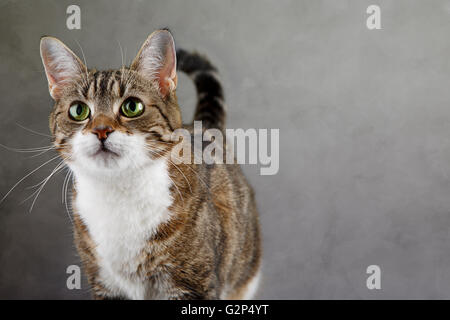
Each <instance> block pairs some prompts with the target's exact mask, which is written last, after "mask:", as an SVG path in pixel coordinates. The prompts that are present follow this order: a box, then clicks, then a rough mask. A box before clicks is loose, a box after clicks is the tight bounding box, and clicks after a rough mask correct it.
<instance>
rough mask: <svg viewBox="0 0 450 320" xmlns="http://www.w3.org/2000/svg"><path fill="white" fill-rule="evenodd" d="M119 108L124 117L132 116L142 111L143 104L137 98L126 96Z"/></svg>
mask: <svg viewBox="0 0 450 320" xmlns="http://www.w3.org/2000/svg"><path fill="white" fill-rule="evenodd" d="M120 109H121V110H122V114H123V115H124V116H125V117H128V118H134V117H137V116H140V115H141V114H142V113H143V112H144V104H143V103H142V102H141V100H139V99H137V98H128V99H127V100H125V101H124V102H123V104H122V107H121V108H120Z"/></svg>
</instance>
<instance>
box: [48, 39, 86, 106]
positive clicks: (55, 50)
mask: <svg viewBox="0 0 450 320" xmlns="http://www.w3.org/2000/svg"><path fill="white" fill-rule="evenodd" d="M41 58H42V63H43V64H44V68H45V74H46V75H47V80H48V89H49V91H50V95H51V96H52V98H53V99H55V100H58V99H59V98H61V92H62V90H63V89H64V88H65V86H67V85H68V84H69V83H70V82H71V81H72V80H74V79H77V78H79V77H82V76H84V75H85V74H86V72H87V69H86V66H85V65H84V64H83V63H82V62H81V60H80V59H79V58H78V57H77V56H76V55H75V53H73V52H72V50H70V49H69V48H68V47H67V46H66V45H65V44H64V43H62V42H61V41H59V40H58V39H56V38H53V37H43V38H41Z"/></svg>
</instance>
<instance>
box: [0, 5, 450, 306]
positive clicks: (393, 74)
mask: <svg viewBox="0 0 450 320" xmlns="http://www.w3.org/2000/svg"><path fill="white" fill-rule="evenodd" d="M70 4H78V5H79V6H80V7H81V17H82V21H81V30H68V29H67V28H66V18H67V15H66V8H67V6H68V5H70ZM370 4H378V5H380V7H381V10H382V12H381V20H382V30H374V31H370V30H368V29H367V28H366V18H367V14H366V8H367V6H368V5H370ZM166 26H167V27H170V28H171V30H172V31H173V33H174V36H175V40H176V42H177V45H178V46H180V47H184V48H186V49H197V50H199V51H201V52H203V53H206V54H207V55H208V56H209V57H210V58H211V60H212V61H213V62H214V63H215V64H216V65H217V66H218V68H219V70H220V72H221V75H222V79H223V84H224V87H225V92H226V98H227V102H228V106H229V112H228V127H229V128H239V127H242V128H279V129H280V171H279V173H278V174H277V175H275V176H260V175H259V168H258V166H245V172H246V174H247V176H248V178H249V180H250V181H251V183H252V185H253V186H254V187H255V189H256V195H257V196H256V197H257V202H258V205H259V208H260V213H261V221H262V229H263V235H264V236H263V239H264V266H263V270H264V273H263V281H262V286H261V290H260V292H259V294H258V296H257V297H258V298H270V299H272V298H273V299H325V298H331V299H338V298H341V299H348V298H357V299H379V298H386V299H391V298H413V299H415V298H432V299H436V298H450V254H449V253H450V233H449V230H450V229H449V228H450V88H449V83H450V37H449V31H450V1H437V0H436V1H432V2H431V1H412V0H408V1H399V0H396V1H382V0H370V1H361V0H352V1H350V0H348V1H347V0H340V1H336V0H329V1H318V0H310V1H299V0H292V1H284V0H283V1H261V0H253V1H237V0H233V1H230V0H221V1H167V0H164V1H119V0H116V1H106V0H105V1H5V0H2V1H0V100H1V103H0V105H1V107H0V143H1V144H3V145H7V146H9V147H14V148H30V147H37V146H45V145H48V144H49V138H48V137H45V136H40V135H37V134H35V133H32V132H30V131H27V130H25V129H23V128H22V127H21V126H24V127H26V128H28V129H31V130H34V131H37V132H41V133H44V134H48V127H47V121H48V120H47V118H48V114H49V111H50V109H51V107H52V100H51V98H50V96H49V94H48V90H47V83H46V79H45V75H44V72H43V68H42V65H41V61H40V57H39V39H40V37H41V36H42V35H53V36H56V37H58V38H60V39H61V40H63V41H64V42H65V43H66V44H67V45H68V46H69V47H71V48H72V49H73V50H74V51H75V52H76V53H77V54H80V56H81V50H80V48H79V46H78V44H77V42H78V43H79V44H80V45H81V47H82V48H83V50H84V53H85V56H86V60H87V63H88V66H90V67H94V66H95V67H98V68H109V67H119V66H120V65H121V54H120V49H119V42H120V44H121V46H122V47H123V48H124V50H126V61H127V62H130V61H131V59H132V58H133V57H134V55H135V53H136V52H137V50H138V48H139V47H140V45H141V43H142V42H143V41H144V40H145V38H146V37H147V35H148V34H149V33H151V32H152V31H153V30H154V29H156V28H159V27H166ZM179 98H180V104H181V106H182V108H183V114H184V116H185V120H186V121H189V120H191V114H192V112H193V107H194V105H195V95H194V87H193V85H192V84H191V83H190V82H189V80H188V79H187V78H186V77H185V76H181V80H180V85H179ZM31 155H32V154H28V153H17V152H12V151H8V150H5V149H0V159H1V162H0V177H1V179H0V194H1V195H4V194H5V193H6V192H7V191H8V190H9V189H10V188H11V187H12V186H13V185H14V184H15V182H17V181H18V180H19V179H20V178H21V177H23V176H24V175H25V174H26V173H28V172H30V171H31V170H33V169H34V168H36V167H37V166H38V165H39V164H41V163H43V162H44V161H45V160H48V159H50V158H51V156H52V155H54V153H49V154H48V155H47V154H46V155H42V156H39V157H34V158H30V156H31ZM52 168H53V167H52V166H51V165H48V166H45V167H43V168H42V170H39V171H38V172H37V173H36V174H34V175H32V176H31V177H30V178H29V179H26V180H25V181H24V182H23V183H22V184H20V185H19V186H18V187H17V188H16V189H15V190H14V191H13V192H12V193H11V194H10V196H9V197H8V198H7V200H6V201H4V202H3V203H2V204H1V206H0V298H43V299H47V298H57V299H79V298H83V299H84V298H88V297H89V289H88V287H87V285H86V283H85V281H83V287H82V289H81V290H72V291H70V290H68V289H67V288H66V278H67V274H66V268H67V266H68V265H71V264H79V260H78V257H77V255H76V252H75V250H74V247H73V244H72V234H71V223H70V220H69V218H68V216H67V214H66V213H65V209H64V205H63V204H62V203H61V187H62V182H63V178H64V176H63V174H60V175H58V176H56V177H55V178H54V179H52V180H51V181H50V182H49V183H48V184H47V186H46V187H45V189H44V190H43V192H42V194H41V195H40V197H39V199H38V200H37V201H36V204H35V207H34V209H33V211H32V212H31V213H29V212H28V210H29V207H30V205H31V201H30V200H28V201H26V202H25V203H24V204H20V203H21V201H22V200H24V199H26V198H27V196H28V195H29V194H30V193H31V192H32V190H31V189H27V187H30V186H32V185H34V184H36V183H38V182H39V181H40V180H41V179H43V178H44V177H45V176H46V175H48V174H49V173H50V171H51V169H52ZM371 264H376V265H379V266H380V267H381V272H382V274H381V276H382V278H381V286H382V289H381V290H373V291H371V290H368V289H367V287H366V278H367V274H366V268H367V266H368V265H371Z"/></svg>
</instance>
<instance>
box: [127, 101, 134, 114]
mask: <svg viewBox="0 0 450 320" xmlns="http://www.w3.org/2000/svg"><path fill="white" fill-rule="evenodd" d="M128 107H129V108H130V110H131V111H132V112H134V111H136V103H135V102H134V101H130V103H129V105H128Z"/></svg>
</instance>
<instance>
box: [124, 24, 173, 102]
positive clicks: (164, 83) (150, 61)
mask: <svg viewBox="0 0 450 320" xmlns="http://www.w3.org/2000/svg"><path fill="white" fill-rule="evenodd" d="M131 69H133V70H136V71H137V72H139V73H141V74H142V76H143V77H145V78H147V79H149V80H150V81H153V82H155V83H157V85H158V89H159V91H160V93H161V95H162V96H164V97H165V96H167V95H168V94H169V93H170V92H171V91H173V90H175V89H176V87H177V72H176V69H177V57H176V52H175V42H174V40H173V37H172V34H171V33H170V32H169V31H167V30H158V31H155V32H153V33H152V34H151V35H150V36H149V37H148V38H147V40H146V41H145V42H144V44H143V46H142V48H141V50H139V53H138V54H137V56H136V58H135V59H134V61H133V63H132V65H131Z"/></svg>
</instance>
